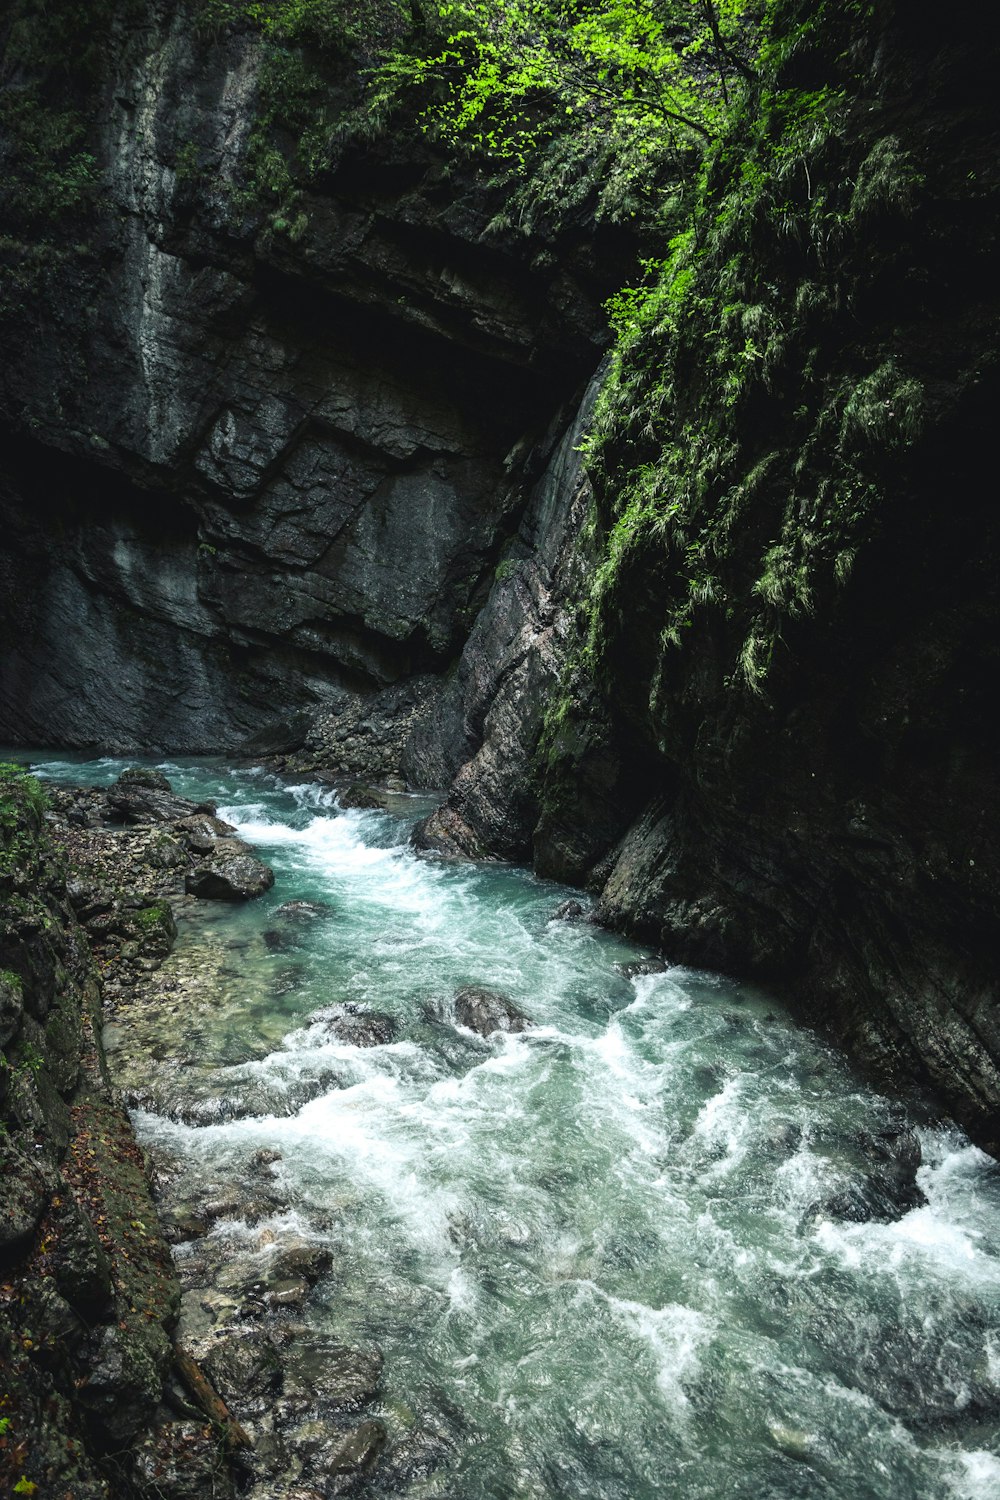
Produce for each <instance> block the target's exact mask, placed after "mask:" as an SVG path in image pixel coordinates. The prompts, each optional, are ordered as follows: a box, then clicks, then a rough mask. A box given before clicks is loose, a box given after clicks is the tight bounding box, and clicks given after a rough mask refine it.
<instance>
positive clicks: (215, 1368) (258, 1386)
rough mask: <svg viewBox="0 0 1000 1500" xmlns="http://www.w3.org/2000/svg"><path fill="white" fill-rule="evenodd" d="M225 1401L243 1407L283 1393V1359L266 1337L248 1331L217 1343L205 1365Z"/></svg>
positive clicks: (203, 1363) (205, 1369)
mask: <svg viewBox="0 0 1000 1500" xmlns="http://www.w3.org/2000/svg"><path fill="white" fill-rule="evenodd" d="M201 1364H202V1367H203V1369H204V1371H205V1373H206V1375H207V1376H208V1378H209V1380H210V1381H211V1382H212V1384H213V1386H214V1387H215V1389H216V1390H217V1391H218V1393H219V1395H220V1396H221V1397H222V1398H223V1400H224V1401H228V1402H230V1403H235V1404H237V1405H238V1404H239V1403H240V1402H241V1401H242V1400H245V1399H247V1398H248V1397H254V1396H268V1395H273V1393H274V1392H275V1391H278V1390H280V1389H281V1382H282V1367H281V1357H280V1355H279V1354H278V1351H277V1349H276V1348H275V1346H274V1344H273V1343H272V1341H271V1340H270V1339H269V1338H268V1336H267V1334H266V1333H262V1332H260V1331H259V1330H256V1329H248V1330H245V1331H242V1332H240V1333H237V1334H231V1335H229V1336H228V1337H225V1338H221V1339H217V1340H216V1341H215V1342H214V1343H213V1344H212V1346H211V1348H210V1349H209V1350H208V1352H207V1353H206V1354H205V1356H204V1357H203V1359H202V1361H201Z"/></svg>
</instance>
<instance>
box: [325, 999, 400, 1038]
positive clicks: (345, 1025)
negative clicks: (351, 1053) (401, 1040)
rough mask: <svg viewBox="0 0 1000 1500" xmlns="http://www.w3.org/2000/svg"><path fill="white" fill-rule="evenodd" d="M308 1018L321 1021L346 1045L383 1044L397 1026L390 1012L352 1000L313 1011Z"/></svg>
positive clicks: (393, 1035)
mask: <svg viewBox="0 0 1000 1500" xmlns="http://www.w3.org/2000/svg"><path fill="white" fill-rule="evenodd" d="M312 1019H313V1020H314V1021H322V1023H323V1025H324V1026H325V1027H326V1028H327V1030H328V1031H329V1032H330V1033H331V1035H333V1036H334V1037H336V1039H337V1041H339V1042H346V1044H347V1045H348V1046H349V1047H384V1046H385V1045H386V1044H387V1043H389V1042H391V1041H392V1040H393V1039H394V1038H395V1036H396V1032H397V1031H398V1029H399V1028H398V1025H397V1023H396V1021H395V1019H394V1018H393V1017H392V1016H387V1015H385V1014H383V1012H381V1011H377V1010H368V1008H367V1007H366V1006H364V1005H355V1004H354V1003H353V1002H352V1001H347V1002H345V1003H344V1004H343V1005H334V1006H331V1007H330V1008H329V1009H328V1010H323V1011H317V1012H316V1014H315V1015H314V1016H313V1017H312Z"/></svg>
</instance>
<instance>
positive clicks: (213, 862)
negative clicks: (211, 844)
mask: <svg viewBox="0 0 1000 1500" xmlns="http://www.w3.org/2000/svg"><path fill="white" fill-rule="evenodd" d="M273 884H274V871H273V870H272V869H271V868H270V866H269V865H265V864H264V862H263V861H262V860H259V859H258V858H257V856H256V855H255V854H254V853H253V851H252V850H251V849H250V847H249V846H248V845H247V844H244V843H242V841H241V840H239V839H220V840H219V842H218V843H217V844H216V846H215V851H214V853H213V854H212V856H211V859H210V860H209V861H208V862H207V863H205V864H203V865H199V866H198V868H197V869H195V870H191V871H190V872H189V874H188V876H187V878H186V880H185V882H184V888H185V890H186V891H187V892H188V894H189V895H192V896H198V897H199V898H200V899H201V900H203V901H252V900H254V899H255V898H256V897H257V896H263V894H264V892H265V891H269V890H270V889H271V887H272V885H273Z"/></svg>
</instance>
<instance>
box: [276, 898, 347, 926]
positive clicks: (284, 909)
mask: <svg viewBox="0 0 1000 1500" xmlns="http://www.w3.org/2000/svg"><path fill="white" fill-rule="evenodd" d="M274 915H275V916H276V917H281V918H282V919H283V920H284V921H286V922H301V923H302V924H303V925H305V924H306V923H308V922H319V921H321V920H322V918H324V917H331V916H333V907H332V906H330V905H329V904H328V903H327V902H326V901H286V902H285V904H284V905H283V906H279V907H278V909H277V911H276V912H275V914H274Z"/></svg>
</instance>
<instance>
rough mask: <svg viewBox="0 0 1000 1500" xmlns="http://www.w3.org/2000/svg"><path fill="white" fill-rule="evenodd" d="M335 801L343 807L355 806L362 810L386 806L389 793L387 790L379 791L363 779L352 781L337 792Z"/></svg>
mask: <svg viewBox="0 0 1000 1500" xmlns="http://www.w3.org/2000/svg"><path fill="white" fill-rule="evenodd" d="M337 801H338V802H339V803H340V805H341V807H343V808H348V809H349V808H356V809H358V811H361V812H363V811H368V810H371V809H378V808H385V807H387V806H388V805H389V795H388V793H387V792H383V791H380V790H379V788H378V787H375V786H368V785H367V783H365V782H363V781H354V782H352V783H351V785H350V786H349V787H347V788H346V789H345V790H344V791H342V792H341V793H340V794H339V796H338V798H337Z"/></svg>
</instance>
